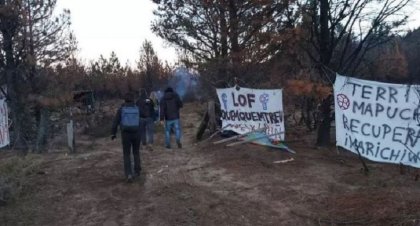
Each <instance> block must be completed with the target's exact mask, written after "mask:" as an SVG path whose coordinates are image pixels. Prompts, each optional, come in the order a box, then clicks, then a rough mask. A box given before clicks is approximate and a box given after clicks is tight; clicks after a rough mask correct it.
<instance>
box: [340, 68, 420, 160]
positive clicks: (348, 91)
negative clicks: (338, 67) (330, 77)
mask: <svg viewBox="0 0 420 226" xmlns="http://www.w3.org/2000/svg"><path fill="white" fill-rule="evenodd" d="M334 97H335V98H334V99H335V119H336V138H337V145H338V146H341V147H344V148H346V149H348V150H350V151H352V152H354V153H356V154H357V150H358V151H359V152H360V154H361V155H362V156H363V157H365V158H368V159H370V160H372V161H377V162H386V163H396V164H399V163H402V164H404V165H410V166H413V167H417V168H420V142H419V138H420V115H419V114H420V99H419V98H420V86H417V85H416V86H414V85H412V86H409V85H402V84H389V83H381V82H374V81H367V80H361V79H355V78H350V77H344V76H340V75H337V78H336V81H335V84H334Z"/></svg>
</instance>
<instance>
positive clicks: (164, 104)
mask: <svg viewBox="0 0 420 226" xmlns="http://www.w3.org/2000/svg"><path fill="white" fill-rule="evenodd" d="M181 108H182V101H181V98H179V95H178V94H177V93H176V92H175V91H174V90H173V89H172V88H171V87H168V88H166V90H165V93H164V95H163V98H162V100H161V101H160V121H161V122H162V124H163V121H164V122H165V147H166V148H167V149H170V148H171V130H172V129H174V130H175V139H176V143H177V145H178V148H182V144H181V124H180V122H179V109H181Z"/></svg>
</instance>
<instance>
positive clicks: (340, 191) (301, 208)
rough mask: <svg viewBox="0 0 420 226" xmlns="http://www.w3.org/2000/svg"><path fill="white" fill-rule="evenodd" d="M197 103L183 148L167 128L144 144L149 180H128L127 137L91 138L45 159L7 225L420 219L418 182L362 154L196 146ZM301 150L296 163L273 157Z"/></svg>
mask: <svg viewBox="0 0 420 226" xmlns="http://www.w3.org/2000/svg"><path fill="white" fill-rule="evenodd" d="M194 108H195V106H194V105H188V106H187V107H186V109H184V110H183V116H182V117H183V119H184V120H183V132H184V142H183V143H184V148H183V149H173V150H171V151H168V150H165V149H164V148H162V147H163V145H162V138H163V137H162V133H161V132H158V133H157V145H156V147H155V150H154V151H153V152H148V151H145V150H142V152H141V157H142V166H143V172H142V175H141V179H140V180H137V181H135V182H134V183H132V184H127V183H125V181H124V179H123V170H122V169H123V166H122V153H121V147H120V141H119V140H118V141H117V142H115V141H110V140H109V139H98V140H95V141H91V140H89V139H88V138H85V140H83V139H84V138H83V137H82V138H81V141H80V142H81V143H83V145H82V144H80V146H81V149H80V151H79V153H78V154H76V155H70V156H69V155H65V154H63V153H52V154H47V155H45V156H42V159H43V160H42V161H43V163H42V164H41V167H40V168H39V172H40V173H36V174H34V175H33V176H31V177H30V180H31V187H30V192H28V195H26V196H24V197H22V199H21V200H19V202H18V203H16V204H13V205H12V206H9V207H1V208H0V220H2V222H4V223H5V225H107V226H113V225H319V224H320V225H323V224H325V225H331V224H339V223H340V222H341V223H342V222H344V221H347V223H356V224H367V225H371V224H376V225H384V224H385V225H386V223H392V222H394V223H395V222H397V220H398V222H404V221H403V220H401V219H399V218H398V217H399V216H410V217H407V219H406V220H407V222H411V223H413V222H414V223H415V222H417V221H415V220H416V219H417V218H416V217H417V216H420V213H419V210H418V209H419V208H417V207H420V198H418V197H420V196H419V195H420V191H419V189H418V188H417V187H418V183H417V182H415V181H414V180H412V179H411V178H410V177H409V176H401V175H399V172H398V170H397V168H396V167H395V166H392V165H383V164H381V165H380V164H373V163H371V164H370V165H369V166H370V168H371V170H372V171H373V172H374V176H370V177H365V176H363V174H362V173H361V171H360V164H359V163H358V161H357V158H355V157H354V156H350V155H347V154H343V153H342V154H340V155H337V154H336V152H335V151H333V150H326V149H325V150H324V149H312V148H310V147H311V146H310V142H312V141H311V140H310V139H309V140H307V141H305V139H301V142H299V143H295V144H292V148H294V149H295V150H296V151H297V152H298V154H296V155H291V154H288V153H286V152H282V151H277V150H271V149H266V148H264V147H260V146H253V145H242V146H237V147H235V148H226V147H224V146H221V145H219V146H215V145H211V144H209V143H203V144H198V145H196V144H194V143H193V137H194V132H195V125H196V124H197V123H196V122H197V121H198V120H199V118H198V114H196V113H195V110H196V109H194ZM292 135H293V134H292ZM298 135H299V134H298ZM291 157H293V158H294V159H295V160H294V161H292V162H288V163H284V164H275V163H273V162H274V161H276V160H284V159H289V158H291ZM400 194H409V195H410V196H408V197H407V196H405V195H400ZM412 197H415V198H412ZM384 206H385V207H384ZM371 207H372V208H371ZM413 207H416V208H413ZM375 208H376V209H375ZM395 208H400V209H399V210H398V211H400V212H398V211H396V212H395ZM378 209H380V210H381V211H376V210H378ZM392 211H393V212H392ZM402 213H404V214H405V215H402ZM413 220H414V221H413ZM384 222H385V223H384ZM407 222H406V223H407ZM414 223H413V225H414Z"/></svg>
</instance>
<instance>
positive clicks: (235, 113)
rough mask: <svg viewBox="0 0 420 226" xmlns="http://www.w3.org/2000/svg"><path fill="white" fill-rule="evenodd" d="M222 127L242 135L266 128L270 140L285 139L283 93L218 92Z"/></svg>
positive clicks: (277, 90)
mask: <svg viewBox="0 0 420 226" xmlns="http://www.w3.org/2000/svg"><path fill="white" fill-rule="evenodd" d="M217 95H218V97H219V102H220V105H221V110H222V127H223V128H224V130H232V131H234V132H236V133H239V134H244V133H247V132H251V131H254V130H258V129H261V128H264V127H266V131H265V132H266V134H267V135H269V136H270V135H272V136H270V137H269V138H270V139H272V140H277V141H278V140H284V135H285V133H284V132H285V128H284V114H283V94H282V90H281V89H249V88H239V90H238V89H236V88H235V87H232V88H227V89H217Z"/></svg>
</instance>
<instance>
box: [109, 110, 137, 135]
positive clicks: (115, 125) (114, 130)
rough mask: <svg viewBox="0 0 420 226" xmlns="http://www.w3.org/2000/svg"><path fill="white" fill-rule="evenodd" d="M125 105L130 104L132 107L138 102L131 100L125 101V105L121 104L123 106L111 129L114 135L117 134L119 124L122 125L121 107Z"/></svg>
mask: <svg viewBox="0 0 420 226" xmlns="http://www.w3.org/2000/svg"><path fill="white" fill-rule="evenodd" d="M124 106H130V107H131V106H136V104H135V103H133V102H131V103H124V104H123V105H121V107H120V108H119V109H118V111H117V114H116V115H115V117H114V122H113V123H112V131H111V134H112V135H116V134H117V131H118V126H120V123H121V109H122V107H124ZM140 112H141V111H140ZM139 128H140V125H139Z"/></svg>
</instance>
